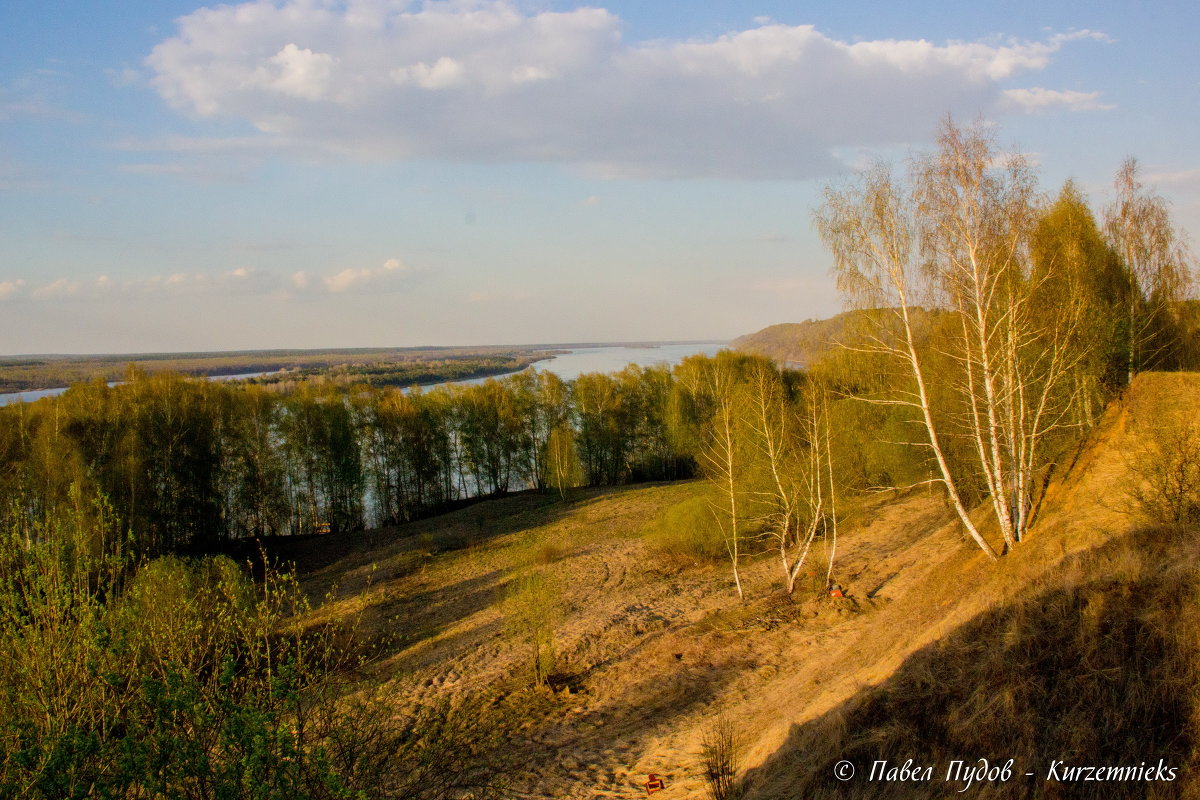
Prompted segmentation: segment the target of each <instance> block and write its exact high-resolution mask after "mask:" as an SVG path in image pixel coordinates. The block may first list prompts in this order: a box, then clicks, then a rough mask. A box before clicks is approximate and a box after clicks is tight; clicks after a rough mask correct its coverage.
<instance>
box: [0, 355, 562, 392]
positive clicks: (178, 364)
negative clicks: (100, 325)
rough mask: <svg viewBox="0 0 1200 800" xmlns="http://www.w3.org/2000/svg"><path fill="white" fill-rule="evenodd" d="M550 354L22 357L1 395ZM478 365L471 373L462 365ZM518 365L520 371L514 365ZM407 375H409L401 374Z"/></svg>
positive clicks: (3, 381) (444, 370)
mask: <svg viewBox="0 0 1200 800" xmlns="http://www.w3.org/2000/svg"><path fill="white" fill-rule="evenodd" d="M554 352H555V351H552V350H538V349H530V348H513V347H495V346H493V347H390V348H340V349H333V350H249V351H244V352H229V353H142V354H136V355H89V356H25V357H20V358H0V393H12V392H23V391H28V390H31V389H51V388H57V387H59V386H71V385H73V384H76V383H85V382H87V381H92V380H96V379H97V378H102V379H103V380H105V381H119V380H121V379H122V378H123V377H124V375H125V372H126V371H127V370H128V368H129V365H131V364H132V365H134V366H136V367H138V368H139V369H144V370H146V371H147V372H179V373H182V374H185V375H193V376H201V375H208V376H222V375H250V374H254V373H266V372H278V371H287V372H289V373H292V372H295V371H304V372H305V373H306V374H309V375H312V374H320V373H324V372H327V371H339V370H340V371H346V370H352V369H359V368H362V369H364V370H366V371H367V372H368V373H369V372H371V371H376V372H378V371H388V370H395V372H396V378H397V380H399V381H400V383H397V384H393V385H403V386H409V385H411V384H413V383H424V382H427V379H426V378H425V377H421V376H422V374H424V375H426V376H428V377H429V378H430V380H429V381H428V382H434V381H442V380H458V379H460V378H470V377H478V376H479V375H482V374H485V373H486V374H499V373H501V372H507V371H512V370H516V369H521V368H522V367H524V366H525V365H526V364H529V363H532V362H534V361H537V360H538V359H541V358H546V357H548V356H550V355H553V354H554ZM472 361H474V362H476V367H483V368H485V372H480V371H479V370H478V369H477V370H476V371H475V372H474V373H473V374H472V373H471V370H470V369H463V367H462V363H463V362H472ZM518 365H519V366H518ZM410 370H411V374H405V373H406V372H407V371H410Z"/></svg>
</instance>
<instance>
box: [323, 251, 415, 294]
mask: <svg viewBox="0 0 1200 800" xmlns="http://www.w3.org/2000/svg"><path fill="white" fill-rule="evenodd" d="M411 271H412V270H411V268H410V267H409V266H408V265H407V264H405V263H404V262H402V261H401V260H400V259H398V258H389V259H388V260H387V261H385V262H383V266H381V267H379V268H378V269H366V268H363V269H344V270H342V271H341V272H338V273H336V274H334V275H330V276H328V277H326V278H324V279H322V281H321V282H322V284H323V285H324V286H325V289H326V290H327V291H329V292H330V293H333V294H341V293H343V292H351V291H354V292H363V291H371V292H382V291H388V290H394V289H395V288H397V287H398V280H399V279H400V278H401V276H402V275H404V274H405V273H408V272H411Z"/></svg>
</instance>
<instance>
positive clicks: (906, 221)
mask: <svg viewBox="0 0 1200 800" xmlns="http://www.w3.org/2000/svg"><path fill="white" fill-rule="evenodd" d="M814 219H815V222H816V227H817V231H818V233H819V234H820V236H821V239H822V240H823V241H824V242H825V245H826V246H827V247H828V248H829V249H830V250H831V251H832V252H833V258H834V267H833V268H834V274H835V276H836V278H837V286H838V289H839V290H840V291H841V292H842V293H843V294H844V295H845V296H846V298H847V300H848V301H849V303H850V304H851V305H852V306H855V307H857V308H859V309H862V310H864V311H866V312H868V313H867V314H866V315H865V316H866V317H867V319H868V320H869V321H870V323H871V326H872V329H871V330H870V331H869V332H868V333H867V334H866V336H865V343H864V344H863V345H862V348H863V349H865V350H867V351H870V352H875V353H880V354H883V355H885V356H887V357H889V358H892V359H895V360H897V361H899V362H901V363H902V364H903V365H904V366H905V367H906V371H907V372H908V374H909V376H910V377H911V383H910V384H909V385H908V386H907V387H904V388H900V389H897V390H896V391H895V392H893V393H892V395H891V396H890V397H888V398H880V399H875V400H872V402H878V403H885V404H889V405H900V406H905V407H908V408H909V409H911V410H912V411H913V412H914V414H915V415H916V416H917V417H918V418H919V419H920V423H921V425H922V427H923V432H924V441H923V442H920V443H919V444H920V445H922V446H924V447H925V448H927V449H928V451H929V453H930V455H931V456H932V458H933V460H934V461H935V462H936V464H937V475H938V477H937V478H935V480H937V481H939V482H940V483H941V484H942V485H943V486H944V487H945V490H946V496H947V498H948V500H949V501H950V504H951V506H952V507H953V508H954V511H955V513H956V514H957V515H958V518H959V520H960V521H961V522H962V525H963V528H964V530H966V532H967V534H968V535H969V536H970V537H971V539H972V540H974V542H975V543H976V544H977V545H978V546H979V547H980V549H982V550H983V551H984V552H985V553H987V555H988V556H990V557H992V558H995V557H996V551H995V550H994V549H993V548H992V546H991V544H989V543H988V541H987V540H986V539H984V537H983V535H982V534H981V533H980V532H979V529H978V528H977V527H976V525H975V523H974V521H973V520H972V519H971V516H970V514H969V513H968V510H967V507H966V504H965V503H964V502H963V499H962V494H961V493H960V492H959V490H958V484H957V482H956V480H955V477H954V474H953V473H952V472H951V470H950V465H949V463H948V461H947V459H946V452H945V448H944V447H943V446H942V439H941V436H942V434H941V431H940V430H939V426H938V425H937V424H936V423H935V420H934V414H933V409H932V406H931V404H930V399H929V391H928V388H927V380H926V373H925V366H924V362H923V359H922V357H921V354H920V352H919V351H918V348H917V333H916V331H915V329H914V322H913V316H914V312H915V310H916V309H917V308H919V307H920V302H921V299H922V297H923V295H926V294H928V288H927V284H926V281H925V276H924V275H923V273H922V271H921V270H920V268H919V265H918V263H917V258H916V248H915V238H916V233H917V231H916V228H917V220H916V213H915V208H914V204H913V202H912V199H911V197H910V196H909V195H908V193H907V192H906V191H905V190H904V189H903V188H902V187H901V186H900V185H899V184H898V182H897V181H896V179H895V178H894V177H893V175H892V172H891V170H890V168H889V167H887V166H886V165H883V164H877V165H875V166H874V167H873V168H871V169H870V170H868V171H867V172H865V173H863V174H862V175H861V176H860V177H859V180H858V182H857V183H853V184H850V185H847V186H845V187H842V188H833V187H827V188H826V189H825V202H824V204H823V205H822V206H821V207H820V208H819V209H818V210H817V211H816V213H815V215H814Z"/></svg>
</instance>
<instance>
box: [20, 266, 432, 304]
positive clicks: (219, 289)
mask: <svg viewBox="0 0 1200 800" xmlns="http://www.w3.org/2000/svg"><path fill="white" fill-rule="evenodd" d="M419 272H420V271H419V270H417V269H414V268H413V267H411V266H410V265H408V264H406V263H405V262H404V261H402V260H400V259H398V258H389V259H387V260H386V261H384V262H383V264H381V265H380V266H379V267H377V268H373V269H371V268H361V269H358V268H348V269H343V270H341V271H338V272H332V273H330V274H327V275H320V274H313V273H310V272H308V271H304V270H301V271H298V272H294V273H292V274H290V275H279V274H276V273H274V272H271V271H269V270H260V269H255V268H253V267H237V268H235V269H231V270H227V271H225V272H213V273H208V272H172V273H165V274H161V275H149V276H145V277H140V278H130V279H127V280H123V281H118V280H114V279H113V278H111V277H109V276H108V275H101V276H99V277H98V278H95V279H94V280H91V281H79V280H73V279H70V278H65V277H63V278H58V279H56V280H53V281H51V282H49V283H46V284H43V285H41V286H37V287H36V288H33V289H31V290H30V291H29V292H28V295H29V297H30V298H33V299H36V300H54V299H60V298H64V297H72V296H73V297H81V298H89V297H100V296H112V295H114V294H126V295H135V296H137V295H177V296H188V295H201V294H209V295H212V294H217V295H242V296H245V295H266V294H275V295H295V294H312V293H318V294H322V293H323V294H342V293H347V292H371V293H373V294H381V293H387V292H396V291H399V290H401V289H403V288H406V287H407V286H408V285H409V284H410V283H411V280H412V279H413V277H415V276H416V275H417V274H418V273H419ZM25 286H26V282H25V281H24V280H9V281H3V282H0V300H6V299H9V298H11V297H14V296H17V295H20V294H22V293H24V290H25Z"/></svg>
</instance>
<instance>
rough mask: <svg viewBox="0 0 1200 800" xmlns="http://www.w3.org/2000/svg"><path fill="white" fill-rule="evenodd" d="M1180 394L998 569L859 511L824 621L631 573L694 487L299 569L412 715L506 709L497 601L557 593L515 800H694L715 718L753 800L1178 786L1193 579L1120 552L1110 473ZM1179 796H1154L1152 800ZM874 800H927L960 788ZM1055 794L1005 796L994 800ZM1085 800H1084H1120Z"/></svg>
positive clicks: (771, 591)
mask: <svg viewBox="0 0 1200 800" xmlns="http://www.w3.org/2000/svg"><path fill="white" fill-rule="evenodd" d="M1197 390H1200V376H1196V375H1186V376H1178V375H1175V376H1161V375H1147V376H1142V377H1141V378H1140V379H1139V381H1138V382H1137V383H1136V384H1135V386H1134V387H1133V389H1132V390H1131V392H1130V394H1129V395H1128V397H1127V401H1126V403H1125V404H1124V405H1123V406H1119V407H1114V408H1113V409H1111V410H1110V412H1109V414H1108V415H1107V416H1106V418H1105V420H1104V422H1103V424H1102V425H1101V427H1100V429H1099V430H1098V431H1097V432H1096V434H1095V435H1094V436H1093V437H1092V440H1091V441H1090V443H1089V445H1088V447H1087V448H1086V449H1085V450H1084V451H1083V452H1082V453H1081V456H1080V458H1079V459H1078V460H1077V462H1076V464H1075V465H1074V467H1073V468H1072V470H1071V471H1070V473H1069V474H1068V475H1067V477H1066V479H1065V480H1063V481H1061V482H1059V483H1056V484H1055V485H1053V486H1052V488H1051V491H1050V493H1049V495H1048V497H1047V499H1046V502H1045V504H1044V508H1043V510H1042V515H1041V517H1040V520H1039V523H1038V525H1037V527H1036V529H1035V530H1034V532H1033V533H1032V534H1031V535H1030V537H1029V538H1028V540H1027V541H1026V542H1025V543H1024V544H1023V545H1022V546H1021V548H1019V549H1018V550H1017V551H1016V552H1014V553H1013V554H1011V555H1010V556H1007V557H1005V558H1004V559H1003V560H1002V561H1001V562H1000V563H998V564H990V563H988V562H987V561H986V559H985V558H984V557H983V556H982V555H981V554H979V553H978V551H977V550H975V549H972V547H970V546H969V545H968V544H967V543H966V542H964V540H963V538H962V536H961V535H960V533H959V532H958V530H957V528H956V526H955V525H954V524H951V522H950V520H949V517H948V515H947V514H946V512H945V510H944V509H943V507H942V504H941V503H940V501H939V500H938V499H937V498H936V496H933V495H930V494H910V495H908V496H905V497H901V498H890V499H886V500H885V499H878V500H875V501H873V504H872V505H870V506H863V507H860V508H859V509H858V510H857V512H856V513H855V514H854V515H853V516H852V518H850V519H849V520H848V521H847V525H846V526H845V527H844V528H843V535H842V540H841V542H840V543H839V560H838V568H837V572H836V577H837V578H838V579H839V580H840V581H841V582H842V583H843V584H844V585H846V586H847V587H848V588H849V590H850V597H849V598H847V599H845V600H841V601H833V600H829V599H827V598H821V597H818V596H817V595H816V594H815V593H813V592H812V591H811V590H809V591H808V592H807V593H805V594H803V596H799V597H797V598H796V601H795V602H793V601H790V600H786V599H784V598H782V597H781V596H780V593H779V591H778V579H777V572H778V566H777V565H776V563H775V562H774V560H773V559H770V558H763V559H760V560H758V561H756V562H754V563H752V564H750V565H749V566H748V568H747V570H746V573H745V576H744V577H745V580H746V583H747V585H748V587H749V594H750V597H751V600H750V602H748V603H747V604H745V605H744V606H739V605H738V604H737V602H736V598H735V596H734V594H733V592H732V588H731V585H730V581H729V579H728V576H727V574H726V570H725V569H724V568H723V567H720V566H697V565H689V564H681V563H674V562H669V561H664V560H663V559H662V558H660V557H658V556H656V555H655V554H654V553H652V552H649V551H648V550H647V549H646V548H645V546H644V544H643V543H642V541H641V540H640V538H639V537H638V532H639V530H640V529H641V527H642V526H643V525H644V523H645V521H646V520H648V519H651V518H653V517H654V516H655V515H657V514H660V513H661V512H662V510H663V509H665V508H667V507H668V506H670V505H671V504H673V503H676V502H679V501H681V500H683V499H686V498H688V497H690V496H692V495H693V494H694V493H695V492H696V491H697V490H698V488H699V487H698V486H697V485H696V484H675V485H664V486H652V487H641V488H634V489H622V490H609V491H594V492H588V493H585V494H583V495H581V496H580V497H579V498H577V499H576V500H575V501H574V502H572V503H570V504H566V505H564V504H562V503H559V502H557V501H556V500H555V499H554V498H548V497H539V496H535V495H523V496H517V497H512V498H508V499H505V500H500V501H495V502H490V503H483V504H480V505H477V506H473V507H471V508H468V509H464V510H462V511H459V512H456V513H454V514H450V515H447V516H445V517H441V518H438V519H435V520H427V521H424V522H421V523H416V524H414V525H411V526H407V527H406V529H404V530H403V531H397V532H392V531H381V532H377V533H376V534H374V535H373V537H370V538H367V539H364V540H362V541H361V542H359V543H358V546H357V547H356V548H355V549H347V548H348V545H347V544H346V543H345V542H341V543H339V541H338V540H334V539H328V540H321V541H315V542H310V543H308V544H306V545H304V546H305V547H308V548H309V549H310V550H309V552H307V553H304V552H297V553H296V555H297V556H299V559H300V562H301V563H302V564H311V565H316V564H321V563H326V562H327V561H328V559H330V557H331V556H332V555H335V554H336V555H338V557H337V559H336V560H335V561H334V562H333V563H330V564H328V565H327V566H324V567H316V566H313V567H312V568H309V569H308V570H307V573H306V578H305V580H306V585H307V586H308V587H309V589H310V591H311V592H312V593H313V594H314V595H324V594H325V593H326V592H328V591H329V590H330V588H331V587H332V586H333V585H334V584H335V583H336V584H339V586H340V588H338V589H337V593H336V596H337V597H338V598H339V599H337V600H335V601H334V602H332V603H330V604H328V605H326V606H325V607H324V608H323V609H322V610H321V612H320V614H321V615H322V616H325V617H328V618H337V617H341V616H345V615H348V614H352V613H360V614H361V615H362V618H363V620H364V624H365V627H366V630H367V631H368V632H369V633H370V634H372V635H374V636H375V637H376V640H377V644H378V647H379V649H380V651H381V652H382V654H383V657H382V658H381V660H380V661H378V662H377V663H376V665H374V666H373V667H371V670H372V673H371V680H373V681H376V682H380V683H386V685H387V689H388V691H391V692H393V693H394V694H395V695H396V696H397V697H407V698H411V699H422V700H430V699H434V698H436V697H443V696H447V695H449V696H456V695H461V694H464V693H466V692H468V691H474V690H478V689H480V688H481V687H483V686H508V687H511V686H512V685H513V683H512V676H513V675H515V674H518V673H519V672H520V670H521V669H522V667H523V663H524V659H525V651H524V649H523V648H521V647H519V646H516V645H514V644H513V643H512V642H511V641H510V640H509V639H508V638H507V637H505V636H504V635H503V617H502V614H501V612H500V610H499V608H498V605H497V600H498V599H499V598H500V597H502V595H503V592H504V589H505V586H506V584H507V582H508V581H509V580H510V579H511V577H512V576H513V575H516V574H521V573H523V572H524V571H528V570H531V569H544V570H547V571H549V572H551V573H552V574H554V575H555V576H557V578H558V582H559V585H560V587H561V590H562V594H563V598H564V601H565V603H566V606H567V607H568V613H567V615H566V617H565V620H564V622H563V623H562V625H561V626H560V627H559V629H558V635H557V640H556V643H557V647H558V651H559V654H560V664H559V668H560V670H561V671H562V672H563V673H564V675H565V677H564V680H563V683H565V684H566V685H568V686H569V687H571V691H570V693H569V694H568V693H566V692H562V693H559V694H558V695H556V696H554V697H553V698H543V701H542V702H538V703H530V704H529V705H528V711H527V717H528V722H527V724H526V725H525V726H524V728H523V729H522V730H521V731H520V733H519V734H518V735H517V736H516V737H515V738H514V739H513V740H512V741H511V743H510V745H509V748H510V749H511V751H512V753H514V754H516V755H517V756H518V757H519V759H520V760H525V761H526V762H527V763H528V764H529V765H530V769H529V772H528V774H527V775H525V776H524V777H523V778H522V779H521V780H520V781H519V782H518V786H517V788H519V789H522V790H525V791H528V792H530V793H532V794H533V795H534V796H546V797H564V798H565V797H571V798H577V797H627V796H634V795H635V794H636V792H637V787H638V786H639V785H640V783H641V782H644V780H645V775H646V774H647V773H649V772H655V773H660V774H663V775H665V776H666V777H667V780H668V790H667V792H665V793H664V794H662V795H660V796H661V797H664V798H671V797H680V798H682V797H698V796H701V795H702V794H703V779H702V774H701V764H700V757H699V751H700V747H701V742H702V740H703V737H704V735H705V733H706V731H707V730H708V728H709V727H710V726H711V724H712V721H713V720H714V719H715V718H716V717H717V716H718V715H719V714H724V715H725V716H726V717H727V718H729V719H730V720H731V721H732V722H733V724H734V726H735V727H736V728H737V730H738V731H739V732H740V735H741V738H742V741H743V753H744V757H743V766H744V768H745V773H744V774H745V775H746V777H747V778H748V782H749V793H750V796H751V797H756V798H792V797H809V796H836V797H874V796H880V795H881V794H886V792H887V791H888V790H889V789H888V787H882V788H881V787H880V785H879V784H874V785H868V784H866V783H865V782H862V781H861V780H859V781H852V782H850V783H846V784H842V783H839V782H837V781H833V780H830V779H829V778H828V776H829V775H830V772H831V769H832V765H833V763H834V762H836V761H837V760H840V759H842V758H849V759H851V760H853V761H855V762H858V763H859V766H860V768H866V769H869V762H870V761H871V760H873V759H874V758H876V757H878V758H889V759H892V760H893V761H895V760H896V759H899V762H903V761H904V759H906V758H914V759H916V760H917V761H920V762H921V763H939V764H941V765H942V770H943V771H944V768H945V764H946V763H947V762H948V760H949V759H950V758H964V759H973V758H979V757H988V758H991V759H993V760H994V759H996V758H1001V757H1002V758H1008V757H1014V758H1018V759H1022V758H1023V759H1025V760H1027V761H1034V760H1036V761H1037V763H1032V764H1029V766H1028V767H1027V768H1025V769H1022V770H1021V771H1022V773H1023V772H1024V771H1030V770H1032V771H1039V770H1043V769H1044V768H1045V766H1046V765H1047V764H1048V761H1049V759H1054V758H1061V759H1075V760H1076V761H1075V763H1078V762H1079V760H1083V761H1087V760H1088V759H1091V760H1092V762H1093V763H1112V764H1122V763H1126V762H1127V761H1128V759H1130V758H1136V759H1146V760H1148V761H1152V762H1156V761H1157V758H1158V757H1160V756H1163V757H1167V758H1168V760H1173V762H1174V763H1177V764H1181V765H1183V766H1185V767H1191V766H1192V760H1193V756H1192V743H1191V738H1190V733H1189V732H1190V731H1191V730H1194V726H1193V724H1192V717H1193V716H1194V713H1195V712H1194V710H1193V709H1194V704H1193V694H1194V692H1195V689H1194V686H1195V685H1196V684H1195V680H1194V677H1195V675H1196V674H1197V670H1196V665H1197V659H1196V653H1195V652H1194V651H1195V644H1194V643H1195V642H1196V641H1197V640H1200V636H1198V635H1197V631H1198V630H1200V620H1198V619H1197V611H1196V603H1195V599H1196V596H1197V593H1196V587H1197V580H1196V568H1197V564H1200V553H1198V552H1197V547H1196V545H1195V544H1194V543H1193V542H1192V539H1191V537H1188V536H1179V535H1175V536H1166V535H1163V534H1156V535H1150V534H1147V533H1144V532H1143V533H1130V530H1131V527H1132V525H1133V522H1134V521H1133V519H1132V518H1131V517H1129V516H1128V515H1125V514H1123V513H1121V511H1120V508H1121V507H1122V506H1123V505H1124V500H1123V498H1122V494H1121V490H1120V488H1119V487H1120V485H1121V484H1122V483H1123V482H1124V481H1125V480H1126V475H1125V470H1126V468H1125V466H1124V460H1123V458H1122V457H1121V454H1122V453H1127V452H1129V451H1130V449H1131V448H1132V447H1134V446H1136V442H1137V440H1138V437H1139V435H1140V434H1139V426H1140V425H1141V424H1143V423H1144V420H1145V419H1146V418H1147V416H1148V415H1150V414H1152V413H1154V412H1153V407H1154V405H1155V403H1158V402H1164V400H1163V398H1169V397H1170V398H1174V399H1173V401H1169V402H1175V403H1186V402H1194V400H1189V399H1188V398H1189V395H1190V396H1191V397H1194V396H1197V394H1198V392H1197ZM396 533H403V534H405V535H404V536H402V537H397V536H396V535H395V534H396ZM338 547H341V548H342V552H340V553H335V551H336V549H337V548H338ZM331 548H332V549H331ZM821 577H822V578H823V575H822V576H821ZM813 582H814V583H819V582H820V578H814V581H813ZM506 691H507V690H506ZM1105 731H1109V732H1108V733H1106V732H1105ZM1097 759H1099V761H1097ZM1134 763H1136V761H1135V762H1134ZM1187 772H1188V770H1187V769H1185V772H1184V776H1185V777H1189V776H1188V775H1187ZM860 777H861V776H860ZM1021 780H1022V781H1027V780H1028V779H1025V778H1023V777H1022V779H1021ZM1182 786H1183V785H1182V783H1176V784H1167V785H1166V788H1167V789H1168V790H1170V791H1168V792H1167V793H1166V795H1165V796H1174V795H1172V794H1171V792H1175V791H1178V790H1180V789H1181V788H1182ZM891 788H892V789H893V790H895V793H896V794H897V796H917V797H924V796H951V795H953V794H954V790H955V789H957V788H959V787H957V786H950V787H947V786H946V785H945V784H935V785H932V786H917V787H905V788H903V789H899V788H898V787H891ZM1061 788H1062V787H1058V786H1055V785H1052V784H1047V783H1044V782H1035V783H1021V782H1017V781H1014V782H1012V783H1010V784H1006V785H1004V786H999V787H996V786H993V787H991V788H990V789H989V791H991V792H993V794H990V795H989V796H1013V797H1026V796H1028V797H1039V796H1047V797H1053V796H1058V794H1059V792H1060V789H1061ZM1115 788H1117V789H1119V788H1120V787H1115ZM1146 788H1147V787H1145V786H1139V787H1137V789H1136V791H1137V792H1141V793H1145V791H1146ZM1149 788H1151V789H1154V788H1156V787H1149ZM1157 788H1160V789H1161V788H1162V786H1159V787H1157ZM1101 789H1102V791H1099V793H1092V795H1093V796H1117V794H1116V793H1115V792H1114V787H1113V786H1111V785H1109V786H1103V787H1101ZM972 791H976V790H972ZM1084 794H1088V793H1087V792H1084ZM959 796H962V795H959Z"/></svg>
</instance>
